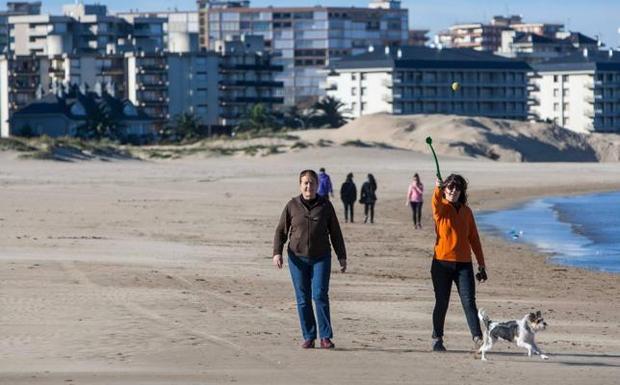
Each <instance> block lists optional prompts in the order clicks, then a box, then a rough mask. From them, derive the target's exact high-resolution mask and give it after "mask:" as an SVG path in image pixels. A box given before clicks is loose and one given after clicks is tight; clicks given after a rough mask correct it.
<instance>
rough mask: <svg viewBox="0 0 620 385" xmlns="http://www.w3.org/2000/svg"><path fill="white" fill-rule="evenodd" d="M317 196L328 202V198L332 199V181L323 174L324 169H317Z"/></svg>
mask: <svg viewBox="0 0 620 385" xmlns="http://www.w3.org/2000/svg"><path fill="white" fill-rule="evenodd" d="M316 193H317V194H318V195H319V196H322V197H323V198H325V199H327V200H329V196H330V195H331V197H332V198H333V197H334V190H333V189H332V180H331V178H330V177H329V175H328V174H327V173H326V172H325V168H323V167H321V168H320V169H319V189H318V190H317V192H316Z"/></svg>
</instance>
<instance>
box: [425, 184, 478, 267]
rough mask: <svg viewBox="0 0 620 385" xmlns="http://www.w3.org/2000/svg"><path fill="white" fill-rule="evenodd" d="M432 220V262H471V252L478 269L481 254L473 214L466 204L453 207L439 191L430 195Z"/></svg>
mask: <svg viewBox="0 0 620 385" xmlns="http://www.w3.org/2000/svg"><path fill="white" fill-rule="evenodd" d="M433 219H434V220H435V233H437V240H436V241H435V259H437V260H439V261H450V262H471V252H472V250H473V252H474V254H475V255H476V260H477V261H478V265H479V266H484V255H483V254H482V246H481V244H480V237H479V236H478V228H477V227H476V222H475V221H474V214H473V213H472V211H471V209H470V208H469V206H467V205H461V208H460V209H459V210H458V211H457V210H456V208H455V207H454V206H453V205H452V204H451V203H450V202H448V201H447V200H446V199H444V198H443V194H442V191H441V190H440V189H439V188H438V187H435V191H434V192H433Z"/></svg>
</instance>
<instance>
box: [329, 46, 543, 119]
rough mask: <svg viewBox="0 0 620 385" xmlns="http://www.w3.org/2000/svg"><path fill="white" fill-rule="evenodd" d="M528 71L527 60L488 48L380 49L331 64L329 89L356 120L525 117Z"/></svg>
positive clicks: (409, 47)
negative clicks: (424, 116)
mask: <svg viewBox="0 0 620 385" xmlns="http://www.w3.org/2000/svg"><path fill="white" fill-rule="evenodd" d="M529 71H531V68H530V67H529V66H528V65H527V64H526V63H525V62H522V61H516V60H511V59H506V58H502V57H500V56H496V55H493V54H491V53H487V52H479V51H474V50H466V49H442V50H437V49H432V48H427V47H412V46H408V47H400V48H389V47H381V48H376V49H374V48H371V49H369V52H367V53H364V54H361V55H356V56H350V57H346V58H344V59H342V60H339V61H337V62H334V63H332V65H331V66H330V73H329V75H328V78H327V82H326V83H325V89H326V90H327V94H328V95H330V96H333V97H335V98H337V99H339V100H340V101H341V102H343V103H344V104H345V106H346V107H345V109H346V111H347V113H346V115H348V116H349V117H353V118H355V117H359V116H362V115H367V114H373V113H378V112H387V113H391V114H416V113H423V114H433V113H441V114H457V115H471V116H488V117H493V118H504V119H520V120H524V119H526V118H527V115H528V108H527V98H528V96H527V84H528V83H527V82H528V81H527V74H528V72H529ZM455 82H457V83H458V85H459V88H458V89H457V90H456V91H455V90H454V89H453V88H452V86H453V84H454V83H455Z"/></svg>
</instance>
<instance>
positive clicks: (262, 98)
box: [216, 36, 284, 126]
mask: <svg viewBox="0 0 620 385" xmlns="http://www.w3.org/2000/svg"><path fill="white" fill-rule="evenodd" d="M216 51H217V52H218V53H220V55H221V60H220V65H219V68H220V80H219V90H220V91H219V94H220V97H219V106H220V113H219V115H220V122H219V124H220V125H222V126H236V125H237V124H238V123H239V121H240V119H241V118H243V116H244V115H245V113H246V112H247V110H248V108H249V107H250V106H252V105H254V104H262V105H263V106H264V107H265V108H266V110H267V111H273V110H274V108H276V107H277V106H279V105H282V103H284V92H283V90H282V88H283V87H284V83H283V82H282V81H278V80H276V74H279V73H281V72H282V70H283V67H282V66H281V65H277V64H273V63H272V61H273V58H272V55H271V54H269V53H268V52H265V47H264V40H263V38H262V36H242V37H241V39H227V40H221V41H219V42H217V43H216Z"/></svg>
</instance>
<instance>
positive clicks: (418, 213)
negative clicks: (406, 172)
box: [405, 173, 424, 229]
mask: <svg viewBox="0 0 620 385" xmlns="http://www.w3.org/2000/svg"><path fill="white" fill-rule="evenodd" d="M423 194H424V185H423V184H422V182H420V176H419V175H418V173H415V174H414V175H413V181H412V182H411V184H410V185H409V189H408V190H407V202H406V203H405V204H406V205H409V206H411V212H412V214H413V226H414V227H415V228H416V229H421V228H422V203H424V197H423Z"/></svg>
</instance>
